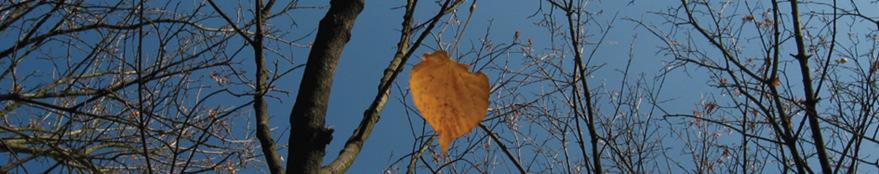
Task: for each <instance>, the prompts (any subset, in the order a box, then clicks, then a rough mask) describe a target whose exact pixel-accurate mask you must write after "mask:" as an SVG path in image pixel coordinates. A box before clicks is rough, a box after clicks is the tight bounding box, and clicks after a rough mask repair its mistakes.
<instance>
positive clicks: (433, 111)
mask: <svg viewBox="0 0 879 174" xmlns="http://www.w3.org/2000/svg"><path fill="white" fill-rule="evenodd" d="M468 67H469V66H467V65H465V64H459V63H457V62H455V61H454V60H452V59H450V58H449V56H448V54H446V52H445V51H436V52H433V53H430V54H425V55H424V57H423V59H422V61H421V63H418V64H416V65H415V67H414V68H412V74H411V75H410V76H409V88H410V89H411V90H412V98H413V99H414V101H415V107H417V108H418V111H420V112H421V115H422V116H423V117H424V119H426V120H427V123H428V124H430V126H431V127H433V130H434V131H435V132H436V133H437V134H438V135H439V143H440V147H441V148H442V149H443V154H445V153H446V151H447V149H448V146H449V144H451V143H452V141H454V140H455V139H456V138H458V137H461V136H464V135H465V134H467V133H468V132H470V130H471V129H473V128H475V127H476V126H478V125H479V122H481V121H482V119H484V118H485V115H486V113H487V112H488V77H486V76H485V74H482V73H481V72H476V73H471V72H469V71H467V68H468Z"/></svg>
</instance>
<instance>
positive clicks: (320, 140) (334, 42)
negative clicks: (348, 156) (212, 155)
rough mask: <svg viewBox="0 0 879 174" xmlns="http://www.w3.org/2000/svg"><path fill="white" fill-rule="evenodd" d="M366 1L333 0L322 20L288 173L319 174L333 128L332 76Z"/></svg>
mask: <svg viewBox="0 0 879 174" xmlns="http://www.w3.org/2000/svg"><path fill="white" fill-rule="evenodd" d="M362 10H363V0H332V1H331V2H330V9H329V11H327V14H326V16H324V18H323V19H321V21H320V25H319V26H318V32H317V36H316V37H315V40H314V44H313V46H312V48H311V52H310V53H309V55H308V63H307V64H306V67H305V73H304V74H303V75H302V82H301V83H300V84H299V92H298V95H297V96H296V102H295V103H294V104H293V111H292V112H291V114H290V125H291V133H290V146H289V154H288V155H287V157H288V158H289V160H288V161H287V173H319V172H320V169H321V162H322V161H323V157H324V153H325V151H326V149H325V148H326V145H327V144H329V143H330V141H331V140H332V139H333V138H332V132H333V131H332V129H328V128H325V127H324V125H325V122H326V119H325V118H326V111H327V103H328V101H329V96H330V89H331V87H332V84H333V74H334V73H335V71H336V64H338V62H339V56H340V55H341V54H342V50H344V48H345V44H346V43H348V40H349V39H350V38H351V28H352V27H353V26H354V21H355V19H356V18H357V15H358V14H360V11H362Z"/></svg>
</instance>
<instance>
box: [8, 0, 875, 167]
mask: <svg viewBox="0 0 879 174" xmlns="http://www.w3.org/2000/svg"><path fill="white" fill-rule="evenodd" d="M186 3H189V2H185V3H181V4H183V6H184V7H182V8H184V9H185V8H192V7H188V6H187V5H191V4H186ZM192 3H196V4H197V3H202V1H193V2H192ZM247 3H249V2H238V3H221V4H220V5H221V6H222V8H223V9H224V10H225V12H227V13H231V12H233V11H235V10H236V9H237V8H242V9H250V8H251V7H252V5H250V4H247ZM592 3H593V4H590V5H589V7H588V10H589V11H590V12H595V13H598V12H600V13H599V14H597V15H595V18H594V19H592V20H593V21H592V23H590V25H592V24H600V25H601V26H606V25H608V24H610V22H611V21H614V19H615V22H614V23H613V27H612V28H611V30H610V32H609V33H608V35H607V38H606V39H605V42H604V43H603V45H601V47H599V48H598V52H597V53H596V54H595V56H594V58H593V59H592V60H590V65H591V66H599V67H600V68H598V69H597V71H595V72H594V74H592V77H590V79H589V80H590V83H591V84H594V85H593V88H595V87H600V88H603V89H602V90H598V91H599V92H598V93H602V92H604V93H612V92H614V88H617V87H616V86H617V85H618V83H619V82H620V79H622V73H621V72H620V71H622V69H624V68H625V67H626V63H627V60H628V58H629V52H630V49H633V50H632V61H633V62H634V63H633V64H632V67H631V72H630V74H633V75H643V76H644V78H647V79H649V80H648V82H654V81H655V80H658V79H654V77H656V76H658V75H659V74H660V72H662V71H663V70H664V69H665V68H666V63H667V62H668V61H669V60H671V59H672V57H670V56H668V55H664V54H662V52H660V49H661V48H662V47H664V46H666V45H665V44H664V43H663V42H662V41H661V40H659V39H658V38H657V37H656V36H654V35H653V34H651V33H650V32H648V31H646V30H645V29H644V28H642V27H638V26H637V25H636V23H634V22H632V21H629V20H625V19H633V20H639V21H643V22H645V23H647V24H653V25H657V26H659V27H658V29H662V30H666V29H672V27H668V26H667V23H663V22H664V20H665V19H662V18H660V17H659V16H658V15H656V14H651V13H649V12H657V11H663V10H666V9H668V8H673V7H676V6H678V3H679V2H678V1H656V0H654V1H637V2H634V3H631V4H629V1H627V0H626V1H601V2H592ZM469 4H470V1H468V2H465V3H464V5H463V6H464V7H462V8H460V9H461V10H459V14H461V15H464V14H466V12H464V11H466V9H467V6H468V5H469ZM300 5H301V6H305V7H325V6H326V5H327V3H326V2H324V1H302V2H300ZM402 5H403V2H402V1H396V0H367V2H366V6H365V9H364V10H363V12H362V13H361V14H360V16H359V17H358V19H357V22H356V24H355V26H354V30H353V34H352V38H351V40H350V42H349V43H348V45H347V47H346V49H345V51H344V52H343V55H342V58H341V60H340V62H339V65H338V67H337V69H336V74H335V81H334V84H333V89H332V95H331V96H330V103H329V107H328V111H327V117H326V118H327V120H326V121H327V127H330V128H333V129H335V132H334V134H333V137H334V139H333V141H332V142H331V144H330V145H329V146H328V147H327V151H326V154H327V155H326V157H325V162H326V163H328V162H329V161H331V160H333V159H334V158H335V157H336V155H337V154H338V152H339V150H340V148H341V147H342V145H343V144H344V142H345V140H346V139H347V138H348V137H349V136H350V134H351V132H352V131H353V129H354V128H355V127H356V126H357V124H359V122H360V121H361V118H362V114H363V112H364V110H365V109H366V108H367V107H368V106H369V104H370V102H372V100H373V98H374V97H375V95H376V93H377V86H378V81H379V79H380V78H381V75H382V73H383V71H384V69H385V67H386V66H387V64H388V62H389V61H390V59H391V58H392V56H393V54H394V51H395V46H396V42H397V40H398V38H399V29H400V23H401V21H402V14H403V10H402V8H400V7H401V6H402ZM437 7H438V5H437V4H436V2H435V1H420V2H419V7H418V9H417V10H416V11H417V12H416V16H417V17H416V22H424V21H426V20H427V19H428V17H429V16H432V15H433V14H434V13H435V12H436V10H437ZM541 7H542V8H543V9H544V11H542V12H538V11H537V10H538V8H541ZM276 8H277V6H276ZM764 8H765V7H764ZM548 9H549V7H548V4H546V3H541V2H540V1H534V0H480V1H478V2H477V8H476V11H475V13H474V14H473V19H472V20H471V22H470V24H469V25H468V29H466V30H465V31H464V33H463V37H462V40H461V41H462V43H461V45H460V47H459V49H462V50H464V49H469V47H478V46H479V44H480V43H481V39H483V36H486V35H487V34H488V38H489V40H491V41H493V42H495V43H510V42H513V35H514V33H516V32H519V33H520V41H524V40H528V39H530V40H533V43H534V45H535V50H536V51H537V52H548V51H550V50H548V47H550V46H549V44H552V43H553V42H551V40H550V38H552V37H558V36H552V35H551V34H550V32H548V31H547V29H546V28H545V27H541V26H538V25H537V24H536V23H537V22H538V21H539V20H540V19H541V17H542V16H541V15H542V13H547V12H548V11H547V10H548ZM202 10H207V11H210V10H212V9H202ZM738 10H742V9H741V7H739V8H738ZM785 10H786V8H785ZM807 10H821V9H807ZM864 11H865V12H867V14H868V15H874V13H879V11H870V10H864ZM205 13H211V12H205ZM324 13H325V8H303V9H296V10H293V11H291V12H290V13H289V14H288V15H285V16H284V17H279V18H275V19H273V20H271V21H269V23H270V24H271V26H270V28H271V29H272V30H275V31H279V32H280V36H281V37H283V38H287V39H292V38H303V39H302V40H300V41H297V43H299V44H308V43H310V42H312V40H313V38H314V37H313V36H314V33H315V32H316V28H317V24H318V21H319V20H320V19H321V18H322V17H323V15H324ZM535 14H536V16H533V15H535ZM242 16H243V17H242V19H249V18H251V17H252V15H249V14H247V13H244V14H243V15H242ZM562 16H563V15H562V14H561V13H560V12H555V17H556V20H558V21H564V20H563V19H562V18H561V17H562ZM459 18H460V19H463V18H464V17H463V16H459ZM203 22H205V23H207V24H211V25H212V26H221V25H225V21H222V20H219V19H216V18H214V19H211V20H209V21H203ZM560 25H561V26H566V25H567V24H560ZM489 26H491V27H490V28H489ZM590 27H593V26H587V30H589V31H587V33H588V34H590V36H587V38H588V39H587V42H595V41H596V40H595V39H597V38H598V35H597V34H598V32H595V30H591V29H595V28H590ZM872 27H873V26H869V25H866V26H855V27H852V28H846V29H844V30H849V31H851V32H855V33H869V32H871V31H872V32H875V30H874V29H873V28H872ZM679 29H681V31H666V32H679V33H678V34H679V35H678V36H680V35H682V34H681V33H686V32H692V30H691V29H692V28H688V27H681V28H679ZM871 29H873V30H871ZM435 31H436V30H435ZM450 31H454V30H452V29H448V30H447V32H446V33H444V34H443V35H439V36H437V37H439V38H442V39H443V40H444V41H448V40H451V38H448V37H449V36H450V34H449V32H450ZM3 34H4V35H3V36H2V37H0V43H3V45H4V46H6V45H8V44H7V43H10V42H11V41H12V39H14V37H9V35H13V36H17V34H18V33H3ZM87 36H88V35H87ZM86 38H87V39H86V40H88V41H89V42H94V40H90V39H97V37H93V38H88V37H86ZM676 39H682V38H676ZM693 40H696V42H697V44H706V43H704V41H705V40H704V38H694V39H693ZM127 41H131V40H127ZM145 42H155V40H154V39H151V38H147V39H146V40H145ZM840 42H846V41H840ZM230 43H243V41H242V40H241V39H240V38H237V39H233V40H232V41H230ZM555 44H557V46H559V45H561V46H562V47H569V46H568V45H567V44H566V42H565V41H561V42H560V41H556V42H555ZM131 45H133V44H131ZM47 46H52V45H47ZM268 47H271V48H282V49H280V50H277V51H278V54H284V55H285V56H289V57H292V60H293V64H292V65H291V64H286V63H284V60H282V59H281V58H280V56H277V55H275V54H267V56H268V61H269V62H273V61H278V62H282V64H283V65H282V66H286V67H292V66H296V65H301V64H304V63H305V62H306V58H307V55H308V52H309V51H310V50H309V48H303V47H288V46H283V45H279V43H270V44H269V45H268ZM436 48H437V45H436V41H435V40H434V39H433V37H428V39H427V40H425V45H424V46H422V47H421V48H419V49H418V50H417V51H416V52H415V54H414V56H415V57H412V58H410V59H409V62H407V65H406V66H405V69H404V70H403V71H402V73H403V74H401V75H400V76H399V77H398V78H397V80H396V83H395V84H396V85H398V86H399V88H397V86H395V87H394V88H392V93H391V97H390V99H389V101H388V104H387V105H386V107H385V109H384V112H383V113H382V117H381V120H380V121H379V123H378V125H377V126H376V127H375V129H374V131H373V132H372V135H371V136H370V138H369V140H368V141H367V142H366V144H365V146H364V148H363V150H362V151H361V154H360V156H359V157H358V159H357V160H356V161H355V162H354V164H353V166H352V167H351V169H350V170H349V171H350V172H349V173H379V172H382V171H383V170H385V169H386V168H387V167H395V166H389V165H390V164H391V163H392V162H394V161H395V160H397V159H398V158H400V157H402V156H403V155H405V154H406V153H409V152H410V151H411V149H412V148H413V144H414V142H415V141H416V140H415V139H414V137H413V136H412V131H411V129H416V130H419V129H421V127H420V125H421V120H420V118H418V117H417V115H415V114H414V113H411V112H410V113H407V111H406V109H405V107H404V106H405V105H404V103H401V102H409V101H410V100H409V98H406V97H402V94H401V93H400V90H406V88H407V87H408V81H407V79H408V76H409V75H408V73H409V70H410V69H411V66H412V65H413V64H415V63H418V62H420V58H419V57H418V56H420V55H422V54H424V53H428V52H431V51H433V50H434V49H436ZM592 48H593V47H592V46H587V51H588V50H590V49H592ZM148 49H154V48H148ZM751 49H754V48H751ZM56 54H60V53H56ZM251 54H252V52H251V50H250V49H249V48H247V49H243V50H242V51H241V53H239V57H236V59H237V60H239V61H240V63H241V64H238V65H240V66H239V67H241V68H243V70H245V71H247V72H251V73H252V71H253V64H252V61H251V60H250V59H249V58H250V56H249V55H251ZM453 54H454V53H453ZM782 54H787V53H782ZM147 56H148V57H149V56H155V55H152V53H149V52H147ZM455 56H456V58H460V59H462V60H463V61H465V62H466V61H472V60H473V58H472V57H467V56H462V55H460V54H455ZM508 58H510V61H511V62H513V64H512V66H518V65H516V63H522V56H519V55H515V53H513V54H511V55H510V56H509V57H508ZM568 58H569V57H568ZM570 61H572V60H570ZM570 61H568V62H566V63H567V65H570V63H571V62H570ZM45 63H47V61H45V60H35V61H33V62H28V63H26V64H23V65H22V66H21V67H20V68H21V70H20V71H23V72H24V71H40V70H44V69H45V65H44V64H45ZM2 65H5V64H2ZM791 72H794V71H791ZM206 74H207V73H205V74H203V75H206ZM249 75H250V76H252V74H249ZM487 75H488V76H489V79H491V80H490V81H491V82H492V83H493V82H496V80H497V79H498V77H496V76H497V75H498V74H497V73H496V72H495V73H494V74H493V73H492V72H487ZM301 76H302V69H298V70H295V71H293V72H292V73H291V74H289V75H287V76H286V77H284V78H283V79H282V80H280V81H279V82H278V83H277V84H276V85H277V86H275V87H276V88H277V89H280V90H284V91H290V92H291V93H289V94H283V93H274V96H277V97H278V98H279V99H280V100H275V99H269V110H270V112H269V114H270V117H271V118H270V119H271V126H272V127H275V128H277V129H275V131H274V132H273V135H274V136H275V137H276V140H278V142H279V144H281V145H282V146H281V147H282V148H283V147H285V146H284V145H285V144H286V143H287V137H288V136H289V118H288V117H289V116H290V112H291V108H292V105H293V102H294V100H295V95H296V94H295V93H296V91H297V90H298V89H297V87H298V85H299V82H300V78H301ZM666 77H667V78H666V79H665V80H666V81H665V87H664V89H663V91H661V94H662V96H661V97H660V98H661V100H667V101H668V102H666V103H663V105H664V108H665V109H667V111H668V112H670V113H692V112H693V111H694V110H696V109H698V108H699V107H698V104H699V100H700V99H703V98H709V99H711V98H712V97H714V98H717V100H719V101H720V100H725V98H724V97H723V96H722V93H723V92H722V91H721V90H719V89H716V88H712V87H710V86H709V85H708V84H707V83H708V82H711V81H712V80H711V79H710V78H709V77H708V74H706V73H704V71H703V70H700V69H695V68H688V69H686V70H676V71H672V72H670V73H669V74H668V76H666ZM792 77H794V78H797V77H796V76H795V75H794V76H792ZM629 78H630V79H631V78H632V76H630V77H629ZM796 80H798V79H791V81H792V82H795V81H796ZM8 83H9V82H8V81H6V80H4V81H0V86H2V87H6V86H9V84H8ZM35 83H40V82H35ZM795 87H796V86H795ZM608 88H609V89H608ZM539 90H541V89H539V88H533V89H526V90H524V91H523V93H532V92H535V91H539ZM794 93H795V94H801V92H800V91H796V90H794ZM824 95H827V94H824ZM248 99H249V98H234V97H228V96H227V97H226V98H222V99H221V100H216V101H211V103H212V104H217V105H226V104H228V105H232V104H239V103H241V102H243V101H244V100H248ZM599 101H607V99H606V98H605V99H604V100H599ZM596 105H597V106H598V107H599V109H601V110H605V111H607V110H611V109H612V108H609V107H610V106H611V104H608V103H597V104H596ZM694 108H695V109H694ZM247 109H250V108H247ZM655 114H656V115H658V114H660V113H655ZM251 117H252V113H251V112H250V111H245V112H244V114H241V117H238V118H240V119H242V120H244V121H242V122H239V123H248V124H251V123H252V120H253V118H251ZM410 120H411V121H412V122H415V124H414V125H415V127H414V128H410V127H409V126H410ZM677 121H681V122H683V121H684V120H677ZM238 126H240V127H239V128H242V129H239V130H244V129H243V128H245V127H247V128H251V127H253V126H252V125H244V124H239V125H238ZM428 129H429V128H428ZM474 132H479V131H478V130H477V131H474ZM237 134H239V135H242V136H243V135H246V134H250V136H253V132H244V131H241V132H237ZM477 134H478V133H473V135H470V136H469V138H474V137H477V136H476V135H477ZM535 135H538V136H546V135H544V134H535ZM502 136H503V135H502ZM732 137H735V136H732ZM465 138H468V137H465ZM458 141H462V140H458ZM433 143H434V144H436V142H433ZM663 143H667V144H665V145H666V146H676V145H681V144H682V142H677V140H676V139H673V138H670V139H663ZM548 146H551V147H553V148H555V147H557V146H559V145H557V144H551V145H548ZM865 148H872V149H875V148H876V146H875V144H870V145H865ZM286 152H287V151H286V150H285V149H284V150H281V154H282V156H286V154H287V153H286ZM569 152H570V153H578V151H577V150H576V149H572V150H569ZM477 153H479V152H477ZM668 155H670V156H672V158H679V157H680V158H689V157H690V156H687V155H686V154H684V153H683V152H679V151H673V152H672V153H671V154H668ZM495 156H499V157H501V155H500V154H496V155H495ZM523 156H527V155H523ZM5 160H7V159H4V157H0V161H5ZM505 160H506V159H505V158H499V160H498V161H500V162H499V163H501V164H500V165H501V166H503V167H502V168H501V169H499V170H497V171H496V172H497V173H506V172H511V171H508V170H510V169H512V166H511V165H510V164H509V163H507V161H505ZM255 165H257V166H256V167H257V168H260V169H262V168H264V166H263V164H255ZM683 165H684V166H688V165H692V164H683ZM813 168H814V167H813ZM252 170H253V168H250V169H244V170H243V171H252ZM675 170H677V169H673V171H675ZM261 171H262V170H261ZM768 171H774V169H768Z"/></svg>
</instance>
